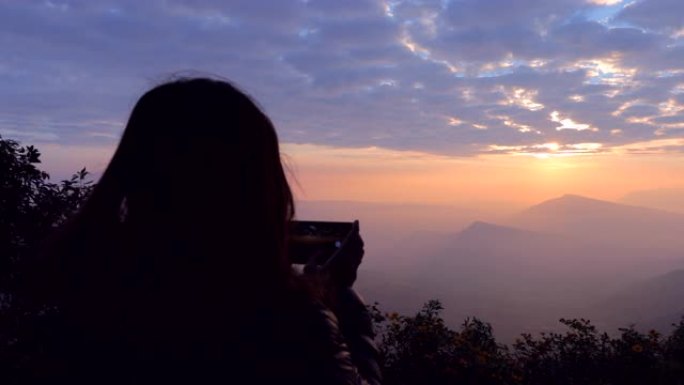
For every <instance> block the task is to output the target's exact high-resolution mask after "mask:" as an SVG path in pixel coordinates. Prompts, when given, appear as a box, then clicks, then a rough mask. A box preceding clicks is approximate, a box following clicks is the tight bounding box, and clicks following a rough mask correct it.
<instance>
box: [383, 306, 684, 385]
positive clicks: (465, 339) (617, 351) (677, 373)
mask: <svg viewBox="0 0 684 385" xmlns="http://www.w3.org/2000/svg"><path fill="white" fill-rule="evenodd" d="M371 310H372V313H373V315H374V321H375V325H376V328H377V331H378V334H379V337H378V342H379V348H380V353H381V356H382V366H383V372H384V375H385V383H386V384H388V385H413V384H416V385H417V384H435V385H438V384H480V385H489V384H526V385H552V384H558V385H631V384H634V385H637V384H639V385H641V384H673V385H681V384H684V319H682V321H680V323H679V324H677V325H673V326H674V330H673V332H672V333H671V334H670V335H669V336H667V337H665V336H662V335H661V334H659V333H658V332H656V331H651V332H649V333H646V334H644V333H640V332H638V331H636V330H635V329H634V328H625V329H620V335H619V336H618V337H614V338H612V337H610V336H608V334H606V333H601V332H599V331H598V330H596V327H594V326H593V325H592V324H591V323H590V322H589V321H588V320H584V319H579V320H578V319H573V320H563V319H562V320H560V322H561V323H562V324H564V325H565V326H566V327H567V328H568V330H567V331H566V332H565V333H564V334H562V333H548V334H545V333H542V334H541V335H540V336H539V337H536V338H535V337H533V336H532V335H529V334H523V335H522V336H521V337H520V338H519V339H518V340H517V341H516V342H515V343H514V344H513V345H512V346H510V347H509V346H505V345H502V344H499V343H497V342H496V340H495V338H494V336H493V334H492V328H491V326H490V325H489V324H487V323H485V322H482V321H480V320H478V319H466V320H465V321H464V322H463V324H462V325H461V328H460V330H458V331H454V330H451V329H449V328H448V327H447V326H445V324H444V320H443V319H442V318H441V317H440V311H441V310H442V306H441V304H440V303H439V301H434V300H433V301H429V302H428V303H426V304H425V305H424V306H423V308H422V310H420V311H419V312H418V313H417V314H416V315H414V316H412V317H409V316H401V315H398V314H396V313H391V314H388V313H385V314H383V313H382V312H380V311H379V310H378V308H377V306H373V307H372V308H371Z"/></svg>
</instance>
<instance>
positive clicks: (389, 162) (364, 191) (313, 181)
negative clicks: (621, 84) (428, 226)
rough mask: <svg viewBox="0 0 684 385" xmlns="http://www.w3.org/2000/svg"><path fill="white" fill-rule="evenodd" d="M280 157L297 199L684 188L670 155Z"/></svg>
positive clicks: (86, 155) (320, 152)
mask: <svg viewBox="0 0 684 385" xmlns="http://www.w3.org/2000/svg"><path fill="white" fill-rule="evenodd" d="M39 149H40V150H41V152H42V153H43V164H42V167H43V168H45V169H46V170H47V171H48V172H50V173H51V174H53V176H54V177H56V178H58V179H61V178H65V177H66V176H68V175H69V174H70V173H72V172H73V171H76V170H79V169H80V168H82V167H83V166H86V167H87V168H88V169H89V170H91V171H93V173H94V175H95V176H99V174H100V173H101V172H102V170H103V169H104V167H105V166H106V164H107V162H108V161H109V158H110V157H111V154H112V152H113V150H114V148H113V146H97V147H96V146H93V147H88V146H64V145H57V144H48V145H40V146H39ZM282 153H283V160H284V162H285V163H286V164H287V166H288V168H289V169H290V174H291V178H290V180H291V182H292V185H293V188H294V190H295V194H296V196H297V198H298V199H301V200H348V201H366V202H411V203H426V204H430V203H440V204H463V203H468V202H480V203H483V202H510V203H518V204H525V205H527V204H534V203H538V202H540V201H543V200H545V199H549V198H553V197H558V196H561V195H563V194H568V193H572V194H580V195H585V196H589V197H593V198H598V199H606V200H616V199H619V198H620V197H622V196H623V195H625V194H627V193H629V192H632V191H636V190H645V189H655V188H671V187H683V186H684V156H683V155H678V154H673V153H667V154H638V155H637V154H625V153H599V154H590V155H589V154H583V155H576V156H560V157H554V156H551V157H540V156H538V155H539V154H535V156H530V155H512V154H498V155H479V156H472V157H448V156H440V155H434V154H426V153H420V152H413V151H395V150H388V149H382V148H377V147H368V148H339V147H328V146H319V145H310V144H289V143H285V144H283V145H282Z"/></svg>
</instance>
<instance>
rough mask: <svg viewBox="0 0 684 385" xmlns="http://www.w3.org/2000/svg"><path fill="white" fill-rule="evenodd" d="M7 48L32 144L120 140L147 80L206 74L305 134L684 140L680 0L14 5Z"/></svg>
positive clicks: (6, 68) (23, 136) (447, 141)
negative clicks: (240, 91) (248, 96)
mask: <svg viewBox="0 0 684 385" xmlns="http://www.w3.org/2000/svg"><path fill="white" fill-rule="evenodd" d="M0 52H1V53H2V54H1V55H0V84H1V85H2V86H1V87H0V135H2V136H5V137H11V138H14V139H19V140H21V141H23V142H27V143H35V144H40V143H46V142H47V143H52V144H54V145H69V146H76V148H77V147H78V146H84V148H85V146H93V145H96V146H99V145H102V146H113V145H114V144H115V143H116V141H117V138H118V137H119V135H120V133H121V130H122V127H123V124H124V123H125V120H126V119H127V115H128V112H129V111H130V109H131V107H132V105H133V104H134V103H135V100H136V99H137V97H138V96H139V95H140V94H141V93H142V92H143V91H145V90H146V89H147V88H149V87H151V86H153V85H155V84H156V83H158V82H160V81H163V80H164V79H166V78H168V77H169V76H170V75H172V74H174V73H177V72H179V71H186V70H190V71H196V73H198V74H202V73H209V74H217V75H221V76H224V77H227V78H229V79H232V80H233V81H234V82H236V83H237V84H238V85H239V86H241V87H243V88H244V89H245V90H246V91H247V92H248V93H250V94H252V95H253V96H255V97H256V99H257V100H258V101H259V102H260V103H261V104H262V105H263V106H264V108H265V109H266V111H267V113H268V114H269V115H270V116H271V117H272V118H273V120H274V121H275V123H276V125H277V127H278V129H279V132H280V136H281V139H282V140H283V141H284V142H290V143H313V144H324V145H331V146H337V147H367V146H376V147H380V148H387V149H394V150H414V151H420V152H427V153H435V154H444V155H455V156H471V155H475V154H482V153H492V152H494V153H507V152H535V151H548V150H549V146H546V147H544V144H545V143H546V144H548V143H555V144H557V147H554V146H552V147H554V148H553V150H554V151H557V150H567V151H577V152H605V151H611V149H614V148H617V147H624V146H626V145H629V144H633V143H648V142H651V143H653V144H652V145H651V146H650V147H649V150H646V151H652V150H653V148H654V147H655V148H657V147H658V146H660V145H662V146H663V148H664V149H665V150H667V151H673V152H679V151H681V149H682V146H681V145H674V144H673V143H680V142H678V141H677V142H674V141H672V139H677V138H681V137H682V133H683V132H684V114H683V113H682V112H684V1H681V0H660V1H656V0H646V1H636V2H631V1H629V0H625V1H619V0H617V1H616V0H600V1H599V0H595V1H585V0H553V1H550V0H515V1H511V0H487V1H485V0H464V1H456V0H451V1H449V0H441V1H439V0H438V1H385V2H383V1H357V0H354V1H351V0H345V1H339V0H324V1H317V0H299V1H284V0H282V1H281V0H278V1H269V2H266V1H255V0H236V1H203V0H199V1H171V0H169V1H158V0H150V1H148V0H145V1H140V0H134V1H101V0H81V1H60V0H52V1H24V0H21V1H19V0H17V1H12V0H4V1H1V2H0ZM191 73H192V72H191ZM626 148H629V149H630V151H633V152H639V151H640V150H639V147H638V146H636V147H634V146H627V147H626ZM659 150H662V149H659Z"/></svg>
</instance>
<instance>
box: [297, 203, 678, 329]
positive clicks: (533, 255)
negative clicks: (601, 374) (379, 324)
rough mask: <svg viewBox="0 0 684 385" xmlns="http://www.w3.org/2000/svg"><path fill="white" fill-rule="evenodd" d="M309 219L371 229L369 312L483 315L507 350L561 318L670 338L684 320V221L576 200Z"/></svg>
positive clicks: (316, 212) (370, 210) (303, 214)
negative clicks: (434, 310)
mask: <svg viewBox="0 0 684 385" xmlns="http://www.w3.org/2000/svg"><path fill="white" fill-rule="evenodd" d="M349 216H353V218H351V217H349ZM299 217H300V218H305V219H309V218H311V219H321V220H350V219H354V218H357V219H360V221H361V229H362V235H363V236H364V239H365V240H366V246H367V247H366V257H365V260H364V263H363V264H362V271H361V274H360V278H359V282H358V288H359V290H360V291H361V292H362V294H364V296H365V297H366V299H367V300H368V301H369V302H373V301H378V302H380V304H381V307H382V308H383V309H386V310H388V311H399V312H414V311H415V310H417V309H418V308H419V306H420V305H421V304H422V303H423V302H425V301H427V300H428V299H431V298H437V299H440V300H441V301H442V302H443V304H444V305H445V308H446V309H445V313H444V316H445V319H446V320H447V322H449V323H450V324H451V325H454V326H455V325H457V324H459V323H461V322H462V321H463V319H464V318H466V317H472V316H476V317H479V318H481V319H483V320H486V321H488V322H491V323H492V325H493V326H494V330H495V333H496V334H497V336H498V337H499V338H501V339H502V340H503V341H504V342H510V341H512V339H513V338H515V336H518V335H519V334H520V333H521V332H532V333H537V332H540V331H551V330H557V329H559V328H560V325H559V323H558V319H559V318H562V317H564V318H579V317H584V318H589V319H591V320H592V321H593V322H594V323H595V324H596V325H597V326H599V327H601V328H603V329H604V330H607V331H610V330H617V328H619V327H626V326H629V325H630V324H636V327H637V328H643V329H645V328H657V329H660V330H665V329H667V328H668V327H669V325H670V323H671V322H674V321H676V320H678V319H679V317H681V315H682V314H684V306H682V305H681V304H682V303H684V302H682V301H681V297H682V295H681V293H684V237H682V234H684V214H679V213H673V212H667V211H663V210H658V209H650V208H645V207H637V206H631V205H625V204H620V203H614V202H607V201H601V200H596V199H591V198H586V197H581V196H577V195H565V196H562V197H559V198H556V199H551V200H548V201H545V202H541V203H540V204H537V205H534V206H532V207H528V208H524V209H522V210H520V209H519V208H514V207H511V208H508V209H506V208H503V207H497V208H496V209H493V210H487V209H486V208H485V207H479V208H467V207H462V208H458V207H446V206H429V205H425V206H421V205H393V204H381V205H376V204H371V203H363V204H361V203H353V202H302V203H300V205H299Z"/></svg>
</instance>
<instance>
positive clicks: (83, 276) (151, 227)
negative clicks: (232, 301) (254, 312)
mask: <svg viewBox="0 0 684 385" xmlns="http://www.w3.org/2000/svg"><path fill="white" fill-rule="evenodd" d="M293 215H294V204H293V197H292V193H291V190H290V188H289V186H288V182H287V179H286V175H285V172H284V169H283V166H282V163H281V159H280V150H279V145H278V138H277V135H276V131H275V129H274V126H273V124H272V123H271V121H270V120H269V118H268V117H267V116H266V115H265V114H264V113H263V112H262V111H261V110H260V108H259V107H258V106H257V105H256V104H255V103H254V102H253V101H252V100H251V99H250V98H249V97H248V96H247V95H245V94H244V93H243V92H241V91H240V90H238V89H237V88H236V87H234V86H233V85H231V84H230V83H229V82H227V81H223V80H214V79H207V78H184V79H179V80H174V81H171V82H168V83H165V84H162V85H159V86H157V87H155V88H153V89H151V90H150V91H148V92H147V93H145V94H144V95H143V96H142V97H141V98H140V100H139V101H138V102H137V104H136V105H135V107H134V109H133V111H132V113H131V116H130V119H129V121H128V124H127V125H126V129H125V131H124V134H123V136H122V138H121V141H120V143H119V146H118V148H117V150H116V152H115V153H114V156H113V158H112V160H111V162H110V163H109V166H108V167H107V169H106V171H105V172H104V174H103V175H102V177H101V179H100V180H99V182H98V184H97V186H96V188H95V189H94V191H93V193H92V196H91V197H90V198H89V200H88V201H87V202H86V204H85V205H84V207H83V209H82V210H81V211H80V212H79V213H78V214H77V215H76V216H75V218H73V220H72V221H71V222H70V223H68V224H67V225H66V226H64V228H63V229H61V231H60V232H58V233H57V236H56V237H55V238H54V239H53V241H52V242H49V243H48V247H47V248H46V251H47V254H48V255H49V256H50V257H49V258H48V259H50V260H51V261H52V262H51V263H45V264H44V265H43V266H44V267H46V268H47V271H51V272H50V273H49V274H50V275H52V278H55V277H61V278H58V280H60V282H57V283H55V285H54V287H52V288H50V289H49V291H50V292H52V293H55V294H59V293H61V294H62V295H66V296H67V297H68V296H70V295H72V296H73V295H80V296H82V295H84V294H83V293H84V291H85V292H88V291H91V290H92V287H97V286H99V287H105V290H111V287H106V286H107V285H110V284H111V283H112V282H119V281H121V280H130V279H137V278H135V277H133V276H134V275H136V274H137V275H140V274H147V275H148V276H152V279H153V280H155V283H154V284H155V285H156V284H159V282H158V281H159V280H160V279H161V280H164V279H165V280H167V281H170V282H171V283H170V284H171V285H176V286H179V285H184V281H187V283H188V284H190V285H200V284H202V285H210V286H212V289H210V290H214V291H215V290H224V289H225V290H235V289H239V290H244V291H245V293H248V294H246V295H245V296H246V297H248V298H249V297H250V296H255V295H258V293H261V294H264V296H268V295H269V294H272V293H274V292H279V291H281V290H282V289H283V288H284V287H285V286H287V285H288V282H291V280H292V273H291V267H290V263H289V261H288V258H287V252H286V249H287V248H286V242H287V229H288V225H289V223H290V221H291V219H292V218H293ZM193 274H194V275H193ZM193 277H194V278H193ZM52 278H51V279H52ZM110 286H111V285H110ZM60 287H66V289H65V290H66V292H62V291H60V290H55V288H60ZM97 292H98V291H97V290H95V291H94V293H97ZM75 293H80V294H75ZM255 293H257V294H255ZM93 295H95V294H93ZM133 295H135V293H133ZM256 299H257V298H251V300H256ZM92 300H93V301H97V299H92Z"/></svg>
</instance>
